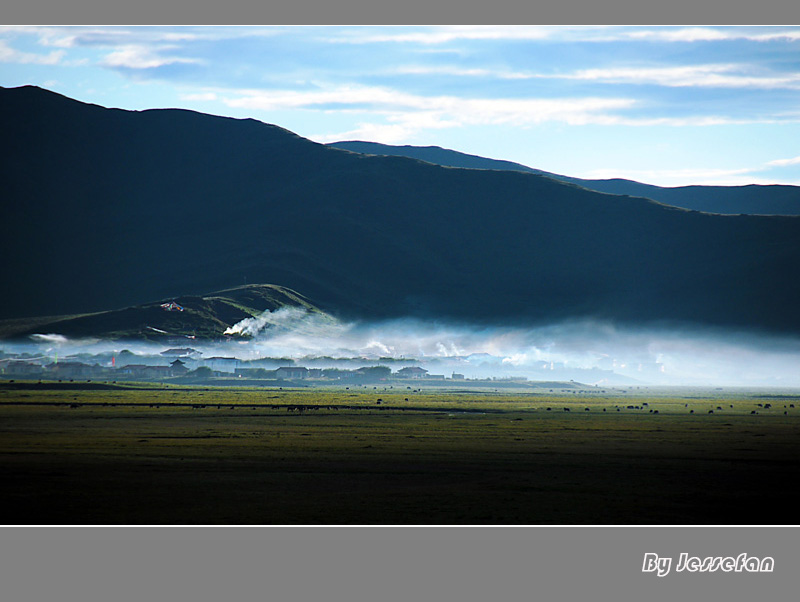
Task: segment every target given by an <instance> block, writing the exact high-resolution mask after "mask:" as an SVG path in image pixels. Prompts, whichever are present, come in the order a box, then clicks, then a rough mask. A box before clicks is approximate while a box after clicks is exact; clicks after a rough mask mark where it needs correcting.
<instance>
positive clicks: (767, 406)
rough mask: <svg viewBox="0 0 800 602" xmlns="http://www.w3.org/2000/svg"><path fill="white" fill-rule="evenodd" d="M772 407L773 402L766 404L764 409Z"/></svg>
mask: <svg viewBox="0 0 800 602" xmlns="http://www.w3.org/2000/svg"><path fill="white" fill-rule="evenodd" d="M771 407H772V404H771V403H767V404H764V409H765V410H768V409H770V408H771Z"/></svg>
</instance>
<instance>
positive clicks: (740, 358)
mask: <svg viewBox="0 0 800 602" xmlns="http://www.w3.org/2000/svg"><path fill="white" fill-rule="evenodd" d="M228 334H233V335H236V334H244V335H248V336H249V337H250V338H249V339H248V340H246V341H243V340H236V337H233V338H232V339H231V340H230V341H224V340H222V341H219V342H214V343H210V342H200V341H196V340H191V339H183V340H181V341H176V340H175V339H172V340H165V341H164V342H159V343H156V342H136V341H113V342H109V341H98V340H69V339H67V338H65V337H63V336H60V335H57V334H42V335H34V336H33V337H31V338H30V340H29V341H27V342H22V343H20V342H17V343H14V344H10V343H2V342H0V351H2V352H3V353H4V354H5V356H6V357H8V356H9V355H11V354H20V353H26V354H29V356H28V358H27V361H38V362H42V363H44V362H49V361H52V360H53V359H54V358H55V357H56V356H57V357H58V358H59V360H61V359H62V358H64V359H66V358H67V357H70V356H76V355H78V354H84V355H82V357H81V358H78V360H79V361H84V362H87V363H94V362H97V363H101V365H103V362H105V364H104V365H110V362H111V357H115V359H116V357H117V355H118V354H119V353H120V352H121V351H122V350H125V349H127V350H129V351H130V352H133V353H134V354H137V355H140V356H142V358H146V356H155V357H157V358H161V359H162V360H163V361H162V363H164V365H166V362H167V360H166V358H164V357H163V356H160V353H161V352H162V351H164V350H166V349H168V348H171V347H190V348H192V349H195V350H197V351H198V352H201V354H199V355H195V357H194V359H193V360H192V363H190V364H189V366H188V367H190V368H192V367H197V366H201V365H203V361H206V362H208V361H210V358H215V357H216V358H219V357H228V358H230V357H235V358H238V359H239V360H242V367H246V366H247V365H248V364H245V363H244V362H245V361H252V360H257V359H262V358H276V359H275V361H274V362H273V363H274V366H273V367H278V366H280V365H285V361H284V362H283V363H282V362H281V360H280V359H278V358H284V360H285V358H292V359H294V360H295V364H296V365H301V366H303V365H305V366H307V367H312V366H313V367H318V368H325V367H348V368H355V367H359V366H361V365H388V366H390V367H392V369H393V370H394V371H396V370H397V369H399V368H401V367H403V366H406V365H420V366H422V367H424V368H426V369H427V370H428V371H429V372H430V373H431V374H443V375H445V376H446V377H448V378H450V377H451V375H452V373H454V372H455V373H458V374H463V375H464V376H465V377H466V378H487V377H498V378H508V377H527V378H528V379H531V380H551V381H552V380H575V381H578V382H583V383H587V384H606V383H607V384H624V383H632V384H633V383H641V384H658V385H714V386H721V385H729V386H734V385H735V386H781V387H795V386H800V338H798V337H789V336H785V337H782V336H774V335H773V336H768V335H755V334H751V333H744V332H732V331H723V330H709V329H706V330H697V329H689V328H674V327H671V328H666V327H665V328H650V329H642V328H633V327H621V326H617V325H614V324H611V323H606V322H597V321H591V320H575V321H568V322H563V323H559V324H553V325H550V326H542V327H535V328H515V327H511V326H496V327H488V326H480V327H471V326H469V325H465V324H454V323H450V322H438V321H423V320H416V319H397V320H391V321H382V322H374V323H371V322H352V323H344V322H340V321H336V320H334V319H332V318H330V317H329V316H325V315H320V314H315V313H307V312H305V311H304V310H300V309H295V308H284V309H281V310H278V311H275V312H265V313H264V314H263V315H262V316H259V317H257V318H251V319H248V320H243V321H242V322H240V323H238V324H236V325H235V326H234V327H232V328H230V329H228ZM94 356H96V357H95V358H94V359H91V358H92V357H94ZM37 358H38V359H37ZM124 358H125V360H124V361H125V363H152V360H151V361H149V362H148V361H145V360H144V359H143V360H142V361H139V360H138V359H136V358H133V359H132V358H131V356H130V355H127V354H125V355H124ZM348 358H352V359H353V361H350V362H344V360H346V359H348ZM269 363H270V362H268V361H264V362H259V363H258V364H259V366H265V367H269ZM342 363H346V364H348V365H346V366H342ZM122 365H124V364H123V363H120V361H116V366H117V367H121V366H122Z"/></svg>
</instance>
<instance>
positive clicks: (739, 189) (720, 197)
mask: <svg viewBox="0 0 800 602" xmlns="http://www.w3.org/2000/svg"><path fill="white" fill-rule="evenodd" d="M328 146H331V147H334V148H340V149H343V150H349V151H353V152H357V153H367V154H372V155H386V156H395V157H398V156H399V157H412V158H414V159H420V160H422V161H427V162H429V163H435V164H437V165H444V166H448V167H466V168H471V169H504V170H512V171H524V172H527V173H534V174H538V175H544V176H548V177H551V178H554V179H556V180H560V181H562V182H569V183H571V184H577V185H578V186H583V187H584V188H588V189H589V190H595V191H597V192H606V193H609V194H622V195H629V196H638V197H645V198H648V199H652V200H654V201H658V202H659V203H664V204H666V205H672V206H673V207H681V208H683V209H692V210H694V211H705V212H708V213H722V214H727V215H737V214H747V215H800V186H783V185H768V186H763V185H755V184H752V185H748V186H677V187H674V188H664V187H661V186H653V185H650V184H642V183H640V182H634V181H633V180H623V179H621V178H615V179H610V180H584V179H581V178H573V177H570V176H564V175H559V174H555V173H550V172H547V171H542V170H540V169H533V168H532V167H527V166H525V165H521V164H519V163H513V162H511V161H501V160H497V159H487V158H485V157H479V156H477V155H468V154H466V153H460V152H458V151H453V150H447V149H444V148H440V147H438V146H391V145H387V144H378V143H375V142H361V141H346V142H333V143H331V144H329V145H328Z"/></svg>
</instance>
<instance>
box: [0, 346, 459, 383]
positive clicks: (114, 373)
mask: <svg viewBox="0 0 800 602" xmlns="http://www.w3.org/2000/svg"><path fill="white" fill-rule="evenodd" d="M161 355H162V356H165V359H164V362H168V363H167V364H166V365H164V364H161V365H153V364H139V363H136V364H125V365H123V366H117V365H116V362H115V361H114V359H112V362H111V364H112V365H111V366H108V365H100V364H97V363H95V364H87V363H83V362H78V361H73V360H71V359H68V360H62V361H50V362H49V363H48V362H45V363H41V362H36V361H31V360H26V359H19V358H11V359H0V376H2V377H4V378H21V379H26V378H27V379H32V378H39V379H48V380H72V379H99V378H107V379H112V378H113V379H127V380H146V381H158V380H163V379H169V378H176V377H181V376H187V375H189V376H194V375H196V376H198V377H217V378H225V377H229V378H247V379H270V380H308V379H314V380H326V381H354V382H357V381H374V380H387V379H427V380H445V376H444V375H443V374H429V373H428V370H426V369H425V368H421V367H419V366H407V367H405V368H401V369H400V370H398V371H397V372H392V371H391V369H390V368H388V367H385V366H366V367H362V368H357V369H354V370H344V369H340V368H327V369H326V368H306V367H304V366H281V367H278V368H276V369H271V370H268V369H265V368H253V367H242V364H245V365H247V364H246V363H245V362H243V361H241V360H239V359H236V358H226V357H212V358H205V359H203V360H199V359H198V355H199V352H195V351H194V350H191V349H170V350H167V351H165V352H163V353H162V354H161ZM170 356H178V357H175V359H174V360H172V361H169V358H170ZM187 363H188V364H190V365H187ZM190 366H194V367H195V369H194V370H191V369H190ZM452 378H453V379H455V380H463V379H464V376H463V375H462V374H453V376H452Z"/></svg>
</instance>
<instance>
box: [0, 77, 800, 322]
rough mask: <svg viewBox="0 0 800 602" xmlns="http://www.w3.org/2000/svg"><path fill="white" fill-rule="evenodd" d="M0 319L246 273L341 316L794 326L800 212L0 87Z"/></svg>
mask: <svg viewBox="0 0 800 602" xmlns="http://www.w3.org/2000/svg"><path fill="white" fill-rule="evenodd" d="M0 134H2V135H1V136H0V140H2V144H3V151H2V157H0V158H1V159H2V160H1V161H0V181H1V182H2V183H3V185H2V192H1V193H0V194H1V195H2V208H1V210H2V216H3V225H4V227H3V236H0V257H2V258H3V271H2V279H3V288H2V290H3V293H2V294H0V318H21V317H26V316H46V315H64V314H76V313H86V312H98V311H107V310H113V309H118V308H124V307H130V306H135V305H141V304H146V303H148V302H150V301H151V300H152V299H172V298H176V297H182V296H199V295H202V294H203V293H204V292H205V291H210V290H212V291H213V290H223V289H228V288H232V287H234V286H237V285H241V284H242V283H243V282H244V281H245V279H246V281H248V282H274V283H279V284H280V285H282V286H285V287H288V288H290V289H292V290H295V291H300V292H301V293H302V294H303V295H304V296H305V298H307V299H308V300H309V302H310V303H312V304H313V305H314V306H315V307H319V308H321V309H322V310H324V311H327V312H331V313H333V314H335V315H337V317H343V318H346V319H349V318H393V317H404V316H417V317H428V318H436V319H445V320H447V319H449V320H458V321H468V322H471V323H495V324H498V323H505V324H508V323H514V324H523V323H539V324H541V323H546V322H549V321H552V320H563V319H569V318H576V317H579V318H587V317H588V318H598V319H608V320H614V321H617V322H620V323H626V324H634V323H653V322H670V323H673V322H680V323H689V324H693V325H717V326H734V327H741V328H756V329H766V330H770V331H778V332H785V331H789V332H794V333H800V312H797V311H796V303H797V299H798V298H800V279H798V278H797V277H796V273H797V266H798V265H800V218H797V217H774V216H738V215H737V216H722V215H712V214H708V213H701V212H695V211H687V210H684V209H677V208H674V207H670V206H666V205H663V204H660V203H657V202H654V201H649V200H646V199H642V198H635V197H629V196H620V195H608V194H601V193H598V192H595V191H591V190H587V189H586V188H582V187H579V186H576V185H573V184H568V183H564V182H559V181H557V180H554V179H552V178H549V177H545V176H542V175H537V174H532V173H523V172H518V171H499V170H479V169H457V168H448V167H442V166H438V165H432V164H430V163H426V162H423V161H419V160H415V159H410V158H405V157H385V156H368V155H363V154H357V153H352V152H348V151H344V150H340V149H335V148H330V147H327V146H324V145H321V144H316V143H314V142H311V141H309V140H306V139H304V138H301V137H299V136H297V135H295V134H293V133H291V132H289V131H287V130H285V129H282V128H280V127H277V126H274V125H268V124H265V123H262V122H259V121H256V120H253V119H231V118H224V117H216V116H211V115H204V114H200V113H195V112H192V111H185V110H178V109H161V110H147V111H124V110H119V109H106V108H103V107H100V106H97V105H90V104H85V103H82V102H78V101H76V100H72V99H69V98H66V97H64V96H61V95H58V94H55V93H53V92H49V91H46V90H42V89H40V88H35V87H30V86H26V87H22V88H12V89H0Z"/></svg>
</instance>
